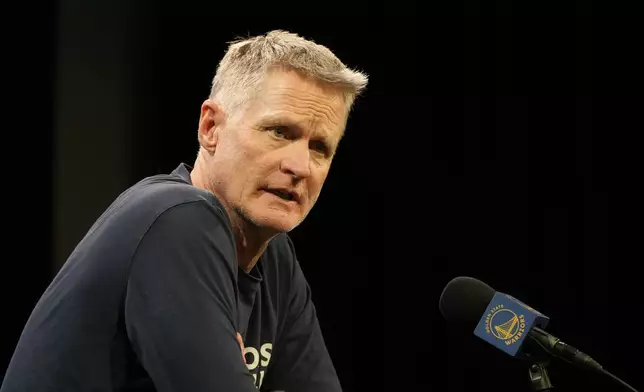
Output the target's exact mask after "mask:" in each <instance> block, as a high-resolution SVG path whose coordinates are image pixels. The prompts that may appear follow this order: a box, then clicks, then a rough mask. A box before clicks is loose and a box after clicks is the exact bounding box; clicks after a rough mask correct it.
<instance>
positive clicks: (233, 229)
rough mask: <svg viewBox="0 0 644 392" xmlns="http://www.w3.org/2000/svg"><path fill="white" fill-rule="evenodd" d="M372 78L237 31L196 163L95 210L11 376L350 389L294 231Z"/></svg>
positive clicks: (52, 386)
mask: <svg viewBox="0 0 644 392" xmlns="http://www.w3.org/2000/svg"><path fill="white" fill-rule="evenodd" d="M366 84H367V77H366V76H365V75H363V74H362V73H360V72H357V71H353V70H350V69H348V68H347V67H346V66H345V65H344V64H343V63H342V62H340V60H339V59H337V58H336V56H335V55H334V54H333V53H332V52H331V51H329V50H328V49H327V48H325V47H323V46H320V45H317V44H315V43H313V42H311V41H307V40H305V39H303V38H301V37H299V36H297V35H295V34H291V33H288V32H284V31H272V32H270V33H268V34H267V35H265V36H259V37H254V38H250V39H247V40H242V41H237V42H234V43H232V44H231V45H230V47H229V49H228V51H227V53H226V54H225V56H224V57H223V59H222V61H221V62H220V64H219V66H218V69H217V72H216V75H215V77H214V80H213V86H212V91H211V95H210V97H209V99H207V100H206V101H205V102H204V103H203V104H202V106H201V116H200V120H199V129H198V140H199V144H200V149H199V153H198V156H197V159H196V161H195V163H194V168H191V167H189V166H188V165H185V164H181V165H180V166H179V167H178V168H177V169H176V170H174V171H173V172H172V173H171V174H169V175H157V176H153V177H150V178H146V179H144V180H142V181H141V182H139V183H138V184H136V185H134V186H133V187H132V188H130V189H128V190H126V191H125V192H124V193H123V194H121V195H120V196H119V197H118V198H117V199H116V201H115V202H114V203H113V204H112V205H111V206H110V207H109V208H108V209H107V210H106V211H105V213H104V214H103V215H102V216H101V217H100V218H99V219H98V220H97V222H96V223H95V224H94V225H93V227H92V228H91V229H90V230H89V232H88V233H87V235H86V236H85V238H84V239H83V240H82V241H81V242H80V243H79V245H78V246H77V248H76V249H75V250H74V252H73V253H72V254H71V255H70V257H69V259H68V260H67V262H66V263H65V265H64V266H63V268H62V269H61V270H60V272H59V273H58V274H57V276H56V277H55V279H54V280H53V282H52V283H51V285H50V286H49V287H48V289H47V290H46V292H45V293H44V294H43V296H42V298H41V299H40V301H39V302H38V304H37V305H36V307H35V309H34V311H33V313H32V315H31V317H30V318H29V320H28V322H27V324H26V326H25V328H24V331H23V333H22V335H21V338H20V341H19V343H18V345H17V347H16V350H15V353H14V355H13V358H12V360H11V363H10V365H9V368H8V370H7V373H6V376H5V379H4V383H3V385H2V388H1V391H2V392H13V391H113V390H134V389H136V390H158V391H191V392H197V391H209V392H213V391H242V392H246V391H248V392H252V391H256V390H257V389H260V390H285V391H289V392H290V391H297V392H307V391H311V392H313V391H328V392H332V391H340V390H341V388H340V383H339V381H338V379H337V376H336V373H335V370H334V367H333V364H332V362H331V359H330V358H329V354H328V352H327V349H326V347H325V344H324V339H323V337H322V334H321V331H320V327H319V324H318V320H317V317H316V312H315V307H314V305H313V303H312V302H311V292H310V288H309V286H308V284H307V282H306V279H305V277H304V275H303V274H302V270H301V269H300V266H299V264H298V261H297V258H296V255H295V251H294V249H293V244H292V243H291V241H290V240H289V238H288V236H287V234H286V233H287V232H288V231H290V230H292V229H293V228H295V227H296V226H297V225H298V224H299V223H301V222H302V220H303V219H304V218H305V217H306V215H307V214H308V212H309V211H310V210H311V208H312V207H313V205H314V204H315V202H316V200H317V198H318V196H319V194H320V190H321V188H322V185H323V183H324V181H325V179H326V177H327V174H328V172H329V167H330V165H331V162H332V160H333V156H334V154H335V152H336V150H337V148H338V144H339V143H340V139H341V138H342V135H343V131H344V128H345V124H346V121H347V118H348V114H349V112H350V109H351V106H352V104H353V101H354V99H355V97H357V96H358V95H359V94H360V92H361V91H362V90H363V88H364V87H365V86H366ZM240 346H241V349H242V350H243V355H240Z"/></svg>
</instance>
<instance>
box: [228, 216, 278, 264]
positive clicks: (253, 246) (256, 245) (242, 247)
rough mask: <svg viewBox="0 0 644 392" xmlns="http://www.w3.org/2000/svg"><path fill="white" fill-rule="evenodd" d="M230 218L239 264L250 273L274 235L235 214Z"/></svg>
mask: <svg viewBox="0 0 644 392" xmlns="http://www.w3.org/2000/svg"><path fill="white" fill-rule="evenodd" d="M229 216H230V217H231V222H233V234H234V235H235V245H236V247H237V263H238V264H239V266H240V267H241V268H242V269H243V270H244V271H245V272H246V273H248V272H250V271H251V270H252V269H253V267H255V265H256V264H257V262H258V261H259V258H260V257H261V256H262V254H263V253H264V251H265V250H266V247H267V246H268V243H269V242H270V240H271V239H272V238H273V236H274V234H273V235H271V234H269V233H266V230H263V229H261V228H259V227H257V226H256V225H254V224H252V223H251V222H248V221H247V220H245V219H244V218H243V217H241V216H240V215H239V214H237V213H235V212H232V213H229Z"/></svg>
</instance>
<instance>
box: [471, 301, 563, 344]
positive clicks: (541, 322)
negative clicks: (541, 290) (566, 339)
mask: <svg viewBox="0 0 644 392" xmlns="http://www.w3.org/2000/svg"><path fill="white" fill-rule="evenodd" d="M549 320H550V319H549V318H548V317H546V316H544V315H543V314H541V313H540V312H538V311H536V310H534V309H533V308H531V307H529V306H528V305H526V304H524V303H523V302H521V301H519V300H518V299H516V298H514V297H511V296H509V295H507V294H504V293H500V292H498V291H497V292H496V293H495V294H494V297H492V300H491V301H490V303H489V304H488V306H487V309H486V310H485V313H484V314H483V317H482V318H481V319H480V320H479V322H478V324H477V325H476V329H474V335H476V336H478V337H479V338H481V339H483V340H485V341H486V342H488V343H490V344H491V345H493V346H495V347H496V348H498V349H499V350H502V351H504V352H505V353H507V354H509V355H511V356H513V357H514V356H517V355H519V354H520V350H521V346H522V345H523V343H524V341H525V338H526V336H527V335H528V333H529V332H530V330H531V329H532V328H534V327H538V328H541V329H544V328H545V327H546V325H547V324H548V321H549Z"/></svg>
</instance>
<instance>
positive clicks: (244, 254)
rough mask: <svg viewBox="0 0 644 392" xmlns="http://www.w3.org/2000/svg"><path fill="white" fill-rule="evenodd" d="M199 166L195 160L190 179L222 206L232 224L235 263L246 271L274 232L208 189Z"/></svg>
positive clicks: (257, 257) (259, 255) (248, 270)
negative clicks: (248, 218)
mask: <svg viewBox="0 0 644 392" xmlns="http://www.w3.org/2000/svg"><path fill="white" fill-rule="evenodd" d="M200 167H201V165H200V164H199V161H197V162H196V163H195V166H194V168H193V170H192V172H191V173H190V180H191V182H192V184H193V185H194V186H195V187H197V188H201V189H206V190H208V191H210V192H212V193H213V194H214V195H215V196H216V197H217V198H218V199H219V201H220V202H221V203H222V205H223V206H224V209H225V210H226V213H227V215H228V217H229V218H230V222H231V223H232V226H233V227H232V228H233V234H234V237H235V247H236V249H237V264H238V265H239V266H240V267H241V268H242V269H243V270H244V271H245V272H246V273H248V272H250V271H251V270H252V269H253V267H255V264H257V262H258V261H259V258H260V257H261V256H262V254H263V253H264V251H265V250H266V247H267V246H268V243H269V241H270V240H271V239H272V238H273V237H274V236H275V233H274V232H273V231H272V230H268V229H263V228H261V227H258V226H257V225H255V224H253V223H252V222H249V221H248V220H247V219H245V218H244V217H242V216H241V215H240V214H238V213H237V212H235V211H234V210H233V209H232V208H231V207H230V206H229V205H228V203H226V201H225V200H224V199H223V198H221V197H220V196H219V195H217V193H215V192H214V191H213V190H212V189H210V187H209V186H208V184H209V182H208V181H207V179H206V178H204V173H203V172H202V171H201V170H200Z"/></svg>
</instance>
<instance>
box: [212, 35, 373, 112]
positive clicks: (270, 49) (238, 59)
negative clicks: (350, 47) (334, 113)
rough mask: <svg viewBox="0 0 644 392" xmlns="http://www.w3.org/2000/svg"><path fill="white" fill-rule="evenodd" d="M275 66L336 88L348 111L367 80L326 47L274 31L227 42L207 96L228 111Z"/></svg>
mask: <svg viewBox="0 0 644 392" xmlns="http://www.w3.org/2000/svg"><path fill="white" fill-rule="evenodd" d="M275 68H285V69H291V70H295V71H297V72H299V73H301V74H303V75H304V76H308V77H312V78H313V79H315V80H317V81H319V82H322V83H323V84H325V85H329V86H331V87H334V88H337V89H338V90H339V91H341V92H342V93H343V94H344V100H345V103H346V105H347V113H348V112H349V111H350V110H351V107H352V106H353V102H354V101H355V99H356V97H358V96H359V95H360V93H361V92H362V91H363V90H364V89H365V87H366V86H367V82H368V77H367V75H366V74H364V73H362V72H360V71H357V70H354V69H350V68H348V67H347V66H346V65H345V64H344V63H343V62H342V61H340V59H338V57H337V56H336V55H335V54H333V52H331V50H329V49H328V48H327V47H325V46H322V45H319V44H317V43H315V42H313V41H311V40H308V39H305V38H302V37H300V36H299V35H297V34H294V33H290V32H288V31H284V30H273V31H270V32H268V33H267V34H265V35H260V36H256V37H250V38H245V39H241V38H240V39H236V40H234V41H231V42H229V47H228V50H227V51H226V54H225V55H224V57H223V58H222V59H221V61H220V62H219V65H218V67H217V71H216V73H215V77H214V78H213V81H212V88H211V91H210V99H212V100H214V101H215V102H217V103H218V104H219V105H221V106H222V107H223V108H224V110H225V111H226V112H228V113H229V114H230V113H232V112H234V111H235V110H236V109H238V108H239V107H240V106H243V105H244V104H246V103H248V102H249V101H250V100H251V99H252V98H253V94H254V93H255V92H256V91H257V90H258V86H259V85H260V84H261V83H262V81H263V80H264V77H265V76H266V74H267V73H268V71H270V70H272V69H275Z"/></svg>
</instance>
